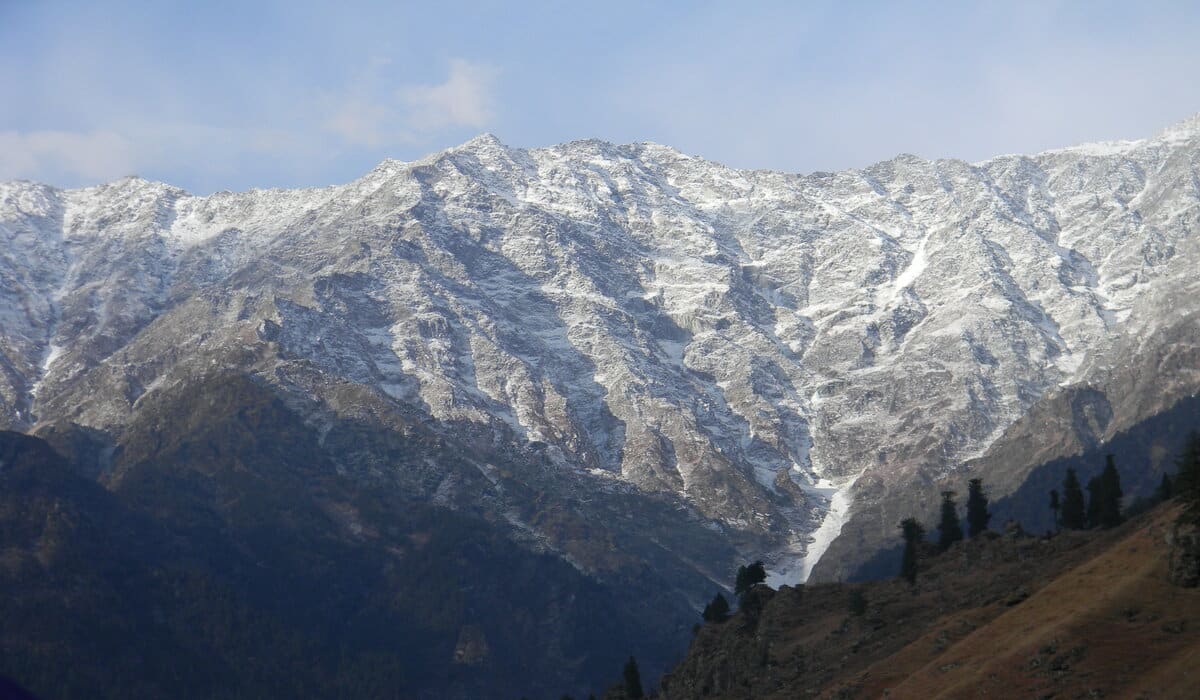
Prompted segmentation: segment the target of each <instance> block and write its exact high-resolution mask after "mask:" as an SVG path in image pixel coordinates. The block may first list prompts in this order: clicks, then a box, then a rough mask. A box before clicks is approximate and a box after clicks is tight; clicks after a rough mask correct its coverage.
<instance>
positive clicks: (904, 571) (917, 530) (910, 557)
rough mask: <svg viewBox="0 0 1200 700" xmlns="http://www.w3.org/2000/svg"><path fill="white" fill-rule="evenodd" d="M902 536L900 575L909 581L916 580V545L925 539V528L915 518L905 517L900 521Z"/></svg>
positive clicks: (913, 581)
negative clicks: (902, 553)
mask: <svg viewBox="0 0 1200 700" xmlns="http://www.w3.org/2000/svg"><path fill="white" fill-rule="evenodd" d="M900 530H901V532H902V533H903V537H904V556H903V557H902V558H901V560H900V576H901V577H902V578H903V579H904V580H905V581H908V582H909V583H913V584H915V583H916V582H917V547H918V546H920V544H921V540H923V539H925V528H924V527H923V526H922V525H921V523H919V522H917V519H916V518H905V519H904V521H903V522H901V523H900Z"/></svg>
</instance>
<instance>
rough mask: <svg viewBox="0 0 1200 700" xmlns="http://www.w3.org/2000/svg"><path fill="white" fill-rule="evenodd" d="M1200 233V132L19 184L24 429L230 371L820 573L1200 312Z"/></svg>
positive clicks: (433, 474)
mask: <svg viewBox="0 0 1200 700" xmlns="http://www.w3.org/2000/svg"><path fill="white" fill-rule="evenodd" d="M1198 226H1200V118H1192V119H1190V120H1188V121H1185V122H1183V123H1180V124H1178V125H1176V126H1174V127H1172V128H1170V129H1167V130H1166V131H1163V132H1161V133H1159V134H1157V135H1155V136H1154V137H1152V138H1148V139H1144V140H1140V141H1130V142H1119V143H1106V144H1093V145H1086V146H1077V147H1072V148H1065V149H1061V150H1055V151H1048V152H1045V153H1041V154H1037V155H1033V156H1015V155H1014V156H1000V157H997V158H994V159H991V160H988V161H985V162H981V163H974V164H972V163H966V162H962V161H958V160H938V161H927V160H923V159H921V158H918V157H915V156H911V155H902V156H898V157H896V158H894V159H892V160H888V161H884V162H881V163H878V164H876V165H874V166H871V167H869V168H865V169H862V170H849V171H844V172H839V173H813V174H809V175H794V174H785V173H777V172H766V171H745V170H735V169H732V168H727V167H724V166H722V165H719V164H717V163H713V162H710V161H706V160H703V159H701V158H697V157H692V156H688V155H684V154H682V153H679V152H678V151H675V150H673V149H670V148H667V147H664V146H660V145H655V144H648V143H643V144H633V145H625V146H617V145H613V144H609V143H604V142H599V141H580V142H574V143H569V144H564V145H561V146H555V147H551V148H543V149H533V150H524V149H516V148H508V147H506V146H504V145H502V144H501V143H500V142H499V141H497V140H496V139H495V138H493V137H491V136H482V137H479V138H476V139H474V140H472V141H470V142H468V143H466V144H464V145H462V146H460V147H457V148H453V149H450V150H447V151H444V152H442V153H438V154H435V155H432V156H429V157H427V158H425V159H423V160H420V161H416V162H412V163H402V162H397V161H390V160H389V161H385V162H383V163H381V164H380V165H379V166H378V167H376V168H375V169H374V170H372V171H371V172H370V173H368V174H367V175H365V176H364V177H362V178H361V179H359V180H356V181H354V182H352V183H350V184H347V185H343V186H336V187H326V188H320V189H308V190H294V191H285V190H253V191H250V192H243V193H228V192H222V193H217V194H214V195H211V196H207V197H198V196H193V195H190V194H188V193H186V192H184V191H182V190H179V189H177V188H174V187H171V186H168V185H164V184H160V183H154V182H148V181H145V180H141V179H138V178H127V179H124V180H120V181H117V182H113V183H110V184H107V185H102V186H98V187H89V188H85V189H77V190H61V189H56V188H53V187H50V186H47V185H42V184H35V183H30V182H9V183H4V184H0V427H9V428H18V429H26V430H28V429H39V427H40V426H45V425H50V424H66V423H72V424H77V425H79V426H84V427H86V428H88V429H91V430H94V431H98V432H99V433H101V434H105V435H109V436H112V440H113V441H115V442H119V438H120V435H121V432H122V430H123V429H124V428H125V426H127V425H128V424H129V422H130V421H131V420H132V417H133V416H135V415H136V414H137V412H138V410H139V407H140V406H142V405H144V404H145V403H146V402H147V400H148V397H150V396H152V395H154V394H155V392H160V391H163V390H166V389H168V388H178V387H186V385H187V383H188V382H189V381H191V380H192V379H193V378H195V377H198V376H201V375H203V374H204V373H206V372H212V371H214V370H215V369H218V368H219V369H236V370H239V371H244V372H248V373H250V374H252V375H254V376H256V377H258V378H259V380H261V381H263V382H265V383H266V384H268V385H269V386H271V387H273V388H274V389H275V390H276V391H278V392H279V393H280V395H282V396H285V397H290V398H291V400H292V401H293V402H295V403H297V404H304V405H305V406H306V407H307V408H306V411H307V415H309V417H310V421H311V423H312V425H313V428H314V430H318V431H322V430H328V427H329V425H330V423H331V421H333V420H334V419H335V418H337V417H344V416H348V415H367V414H370V415H371V416H374V417H376V418H378V417H379V416H385V415H386V414H387V413H388V412H389V411H398V412H404V413H405V414H406V415H420V416H422V417H423V418H424V419H425V420H427V423H428V425H429V426H431V429H432V430H434V431H435V432H437V431H441V432H442V433H443V434H445V435H447V436H461V435H463V434H477V435H479V436H490V438H483V437H481V438H480V439H479V442H480V444H482V443H483V442H486V441H487V440H488V439H490V440H491V441H492V443H493V444H496V445H501V444H503V445H506V446H508V448H511V449H513V450H516V451H518V452H520V453H521V454H526V455H530V456H531V457H530V458H531V459H533V458H534V457H535V456H536V460H537V464H539V465H541V466H539V469H542V470H543V471H545V472H547V473H549V472H553V474H552V475H553V477H554V478H555V479H566V480H567V481H572V482H574V483H578V484H579V493H580V496H581V497H583V498H585V497H586V493H587V490H588V489H592V488H597V487H596V484H603V485H606V486H605V488H611V489H613V490H615V491H618V492H619V491H621V490H622V489H627V488H630V487H632V488H633V490H634V492H640V493H662V494H675V495H678V496H679V497H680V499H681V500H679V503H681V504H683V505H681V507H685V508H690V509H694V512H695V514H696V517H697V518H699V519H700V520H702V521H704V523H705V526H706V527H708V528H709V529H712V530H714V531H718V532H721V533H724V534H725V536H727V537H728V538H729V541H731V542H734V543H735V544H736V545H737V546H738V547H740V548H741V549H742V551H743V553H745V554H747V555H753V554H763V555H766V556H768V558H769V561H770V562H771V567H770V568H771V571H772V575H773V577H774V578H773V580H774V581H795V580H798V579H802V578H804V577H806V576H807V575H808V574H809V572H810V571H811V570H812V567H813V565H814V564H815V563H816V562H817V560H818V559H819V558H820V557H821V555H822V554H823V553H824V552H825V551H826V548H827V547H828V546H829V545H830V543H831V542H832V541H833V540H834V539H835V538H836V537H837V536H838V534H839V532H841V530H842V526H843V524H844V523H845V522H847V521H849V522H854V521H855V519H856V518H860V517H865V515H864V514H867V513H874V514H875V516H874V519H873V520H872V522H876V523H877V524H878V527H875V528H874V529H872V528H859V529H858V530H856V533H857V534H856V536H857V537H858V539H857V540H856V542H857V543H858V545H860V546H861V547H863V548H869V547H871V546H874V545H878V544H879V543H880V542H882V541H884V538H885V537H890V536H891V531H892V530H894V520H898V519H899V518H898V517H897V518H894V519H889V518H890V517H891V514H893V513H896V512H897V511H899V510H900V506H899V505H896V504H904V503H907V502H909V500H910V499H911V497H912V496H911V494H912V493H913V492H914V491H918V490H920V491H922V493H923V492H925V491H936V489H934V488H933V486H932V484H933V483H934V482H936V481H938V480H939V479H943V478H947V477H950V476H952V475H954V474H955V473H956V470H957V469H958V468H959V466H960V465H961V464H963V463H964V462H966V461H968V460H972V459H975V458H979V457H981V456H983V455H985V454H986V453H987V452H988V450H989V447H991V446H992V445H993V444H995V443H997V440H998V439H1000V438H1001V436H1002V435H1004V433H1005V431H1006V430H1009V429H1010V428H1012V426H1014V425H1015V424H1017V423H1018V422H1019V421H1020V419H1022V418H1023V417H1024V416H1026V415H1027V414H1028V413H1029V412H1030V411H1031V409H1032V408H1033V407H1034V406H1035V405H1037V404H1039V402H1042V401H1045V400H1047V399H1048V397H1051V396H1053V395H1055V394H1056V393H1057V392H1059V391H1060V390H1061V388H1063V387H1069V386H1072V385H1081V384H1088V383H1091V384H1098V383H1099V384H1103V382H1106V381H1109V380H1110V379H1111V376H1112V373H1113V371H1114V362H1118V358H1120V357H1124V355H1123V354H1122V353H1127V350H1125V348H1127V347H1128V346H1129V344H1130V343H1136V342H1148V340H1149V339H1152V338H1153V337H1155V333H1156V332H1158V331H1159V330H1161V329H1162V328H1165V327H1167V326H1169V325H1170V324H1172V323H1176V322H1180V320H1181V319H1185V320H1186V319H1188V318H1190V317H1189V316H1188V314H1189V313H1191V312H1192V311H1196V310H1200V295H1198V294H1196V293H1195V292H1196V291H1200V290H1197V289H1196V287H1197V285H1198V282H1197V280H1198V279H1200V276H1197V275H1196V272H1195V271H1196V269H1197V265H1198V263H1200V251H1198V250H1197V248H1198V245H1200V242H1198V239H1197V227H1198ZM1193 379H1194V384H1197V385H1200V378H1193ZM1193 379H1189V380H1188V381H1189V382H1191V381H1193ZM1194 388H1195V387H1194V386H1192V389H1191V390H1194ZM1181 391H1183V392H1186V391H1188V389H1186V388H1185V389H1181ZM363 397H370V400H369V401H367V400H366V399H364V398H363ZM379 420H380V421H381V424H384V425H386V423H387V421H386V420H385V419H383V418H379ZM348 468H349V467H348ZM371 468H372V469H373V470H375V471H380V470H383V471H386V469H387V465H380V464H375V465H373V466H372V467H371ZM480 468H481V469H483V470H484V471H486V470H487V468H488V466H487V464H486V459H482V458H481V461H480ZM489 481H490V483H491V484H492V487H489V488H492V493H490V495H489V496H488V497H490V498H495V499H497V500H498V501H499V502H505V500H506V499H508V498H512V497H513V496H511V494H507V493H505V492H504V490H503V488H501V486H499V485H498V484H497V482H496V480H495V479H493V478H490V477H489ZM452 482H453V480H452V479H448V478H446V479H439V478H438V476H437V469H436V466H434V467H431V471H430V472H429V473H428V474H423V475H422V478H421V480H420V483H419V485H414V486H413V488H419V489H423V491H422V493H423V494H424V495H425V496H427V497H428V498H431V499H436V498H443V499H444V498H448V496H447V494H448V493H450V492H452V491H453V490H454V489H455V488H456V486H455V483H452ZM415 483H416V482H414V484H415ZM906 499H909V500H906ZM512 526H513V527H514V528H516V529H518V530H523V531H527V532H530V533H532V535H533V536H534V537H535V538H536V537H537V536H538V535H539V533H538V528H539V526H538V524H536V523H529V522H524V521H522V520H521V519H520V518H519V517H517V516H513V522H512ZM864 551H865V550H864ZM867 553H868V554H869V552H867ZM839 556H847V557H852V556H855V554H854V552H853V551H851V550H848V549H845V548H843V550H842V551H841V552H840V554H839ZM698 568H700V569H701V570H702V569H703V567H702V566H699V565H698ZM719 573H720V574H721V575H724V572H719Z"/></svg>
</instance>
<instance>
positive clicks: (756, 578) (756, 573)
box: [733, 561, 767, 597]
mask: <svg viewBox="0 0 1200 700" xmlns="http://www.w3.org/2000/svg"><path fill="white" fill-rule="evenodd" d="M766 580H767V569H766V567H764V566H763V563H762V562H761V561H756V562H754V563H753V564H751V565H750V566H739V567H738V570H737V579H736V580H735V581H734V584H733V592H734V593H736V594H737V595H738V597H741V596H742V595H743V594H745V592H746V591H748V590H750V589H751V588H754V584H756V583H762V582H763V581H766Z"/></svg>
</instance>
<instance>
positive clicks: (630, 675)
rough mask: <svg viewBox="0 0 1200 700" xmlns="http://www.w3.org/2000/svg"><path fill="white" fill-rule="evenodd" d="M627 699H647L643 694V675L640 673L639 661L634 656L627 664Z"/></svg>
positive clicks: (625, 674)
mask: <svg viewBox="0 0 1200 700" xmlns="http://www.w3.org/2000/svg"><path fill="white" fill-rule="evenodd" d="M624 676H625V697H627V698H630V700H638V699H639V698H643V697H645V693H643V692H642V674H641V673H638V667H637V659H635V658H633V657H632V656H631V657H629V660H628V661H626V662H625V673H624Z"/></svg>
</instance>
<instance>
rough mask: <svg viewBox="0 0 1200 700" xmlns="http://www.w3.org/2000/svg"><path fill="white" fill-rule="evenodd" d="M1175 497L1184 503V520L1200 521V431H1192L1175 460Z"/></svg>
mask: <svg viewBox="0 0 1200 700" xmlns="http://www.w3.org/2000/svg"><path fill="white" fill-rule="evenodd" d="M1175 464H1176V466H1177V467H1178V471H1176V472H1175V485H1174V491H1175V498H1176V499H1177V500H1178V501H1179V502H1180V503H1182V504H1183V508H1184V511H1183V515H1182V516H1180V517H1181V519H1182V520H1184V521H1189V522H1193V523H1200V433H1196V432H1194V431H1193V432H1192V434H1191V435H1189V436H1188V439H1187V442H1185V443H1184V445H1183V452H1181V453H1180V455H1179V458H1178V459H1177V460H1176V461H1175Z"/></svg>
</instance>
